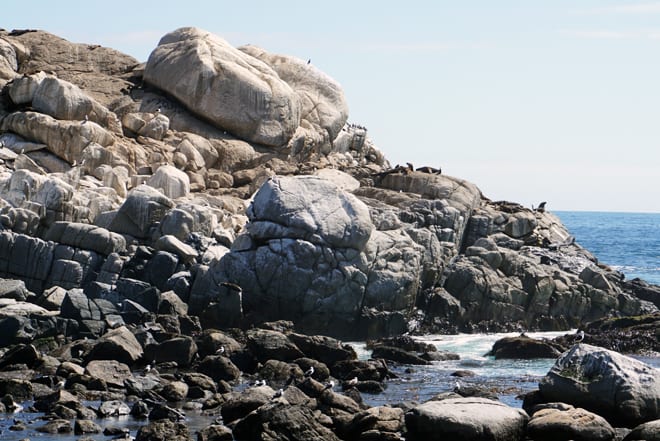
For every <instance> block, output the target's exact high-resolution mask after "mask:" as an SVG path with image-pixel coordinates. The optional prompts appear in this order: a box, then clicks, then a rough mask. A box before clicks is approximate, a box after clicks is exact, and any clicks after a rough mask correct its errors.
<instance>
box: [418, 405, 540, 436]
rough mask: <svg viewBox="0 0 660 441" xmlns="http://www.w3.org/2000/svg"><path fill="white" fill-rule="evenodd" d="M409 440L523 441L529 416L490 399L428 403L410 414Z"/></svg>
mask: <svg viewBox="0 0 660 441" xmlns="http://www.w3.org/2000/svg"><path fill="white" fill-rule="evenodd" d="M405 417H406V428H407V429H408V437H407V439H410V440H414V441H422V440H424V441H435V440H438V441H439V440H445V439H452V440H456V441H463V440H464V441H468V440H469V441H476V440H488V441H498V440H501V441H513V440H522V439H524V435H525V426H526V425H527V420H528V417H527V414H526V413H525V412H523V410H522V409H514V408H512V407H509V406H507V405H506V404H502V403H500V402H498V401H493V400H489V399H486V398H449V399H446V400H442V401H427V402H426V403H424V404H420V405H419V406H417V407H414V408H413V409H411V410H410V411H408V412H407V413H406V415H405Z"/></svg>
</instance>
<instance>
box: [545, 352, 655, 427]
mask: <svg viewBox="0 0 660 441" xmlns="http://www.w3.org/2000/svg"><path fill="white" fill-rule="evenodd" d="M539 389H540V391H541V394H542V395H543V397H544V398H545V399H546V400H548V401H561V402H565V403H569V404H571V405H573V406H579V407H582V408H584V409H586V410H589V411H591V412H594V413H596V414H598V415H600V416H602V417H604V418H605V419H606V420H607V421H609V422H611V423H613V424H616V425H623V426H628V427H633V426H635V425H637V424H641V423H643V422H646V421H651V420H654V419H658V417H659V416H660V415H659V412H660V408H659V407H658V405H657V403H658V400H660V373H659V372H658V370H657V369H653V368H652V367H651V366H648V365H647V364H645V363H642V362H641V361H638V360H635V359H633V358H630V357H626V356H625V355H621V354H619V353H616V352H612V351H608V350H606V349H602V348H599V347H596V346H591V345H586V344H577V345H575V346H573V347H572V348H571V349H570V350H569V351H567V352H565V353H564V354H562V356H561V357H560V358H559V359H558V360H557V361H556V362H555V364H554V366H553V367H552V368H551V369H550V371H549V372H548V374H547V375H546V376H545V377H544V378H543V379H542V380H541V382H540V383H539Z"/></svg>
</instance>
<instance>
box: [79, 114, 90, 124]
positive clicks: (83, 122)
mask: <svg viewBox="0 0 660 441" xmlns="http://www.w3.org/2000/svg"><path fill="white" fill-rule="evenodd" d="M87 121H89V116H88V115H85V119H84V120H83V121H82V122H81V123H80V124H85V123H86V122H87Z"/></svg>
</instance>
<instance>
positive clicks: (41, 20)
mask: <svg viewBox="0 0 660 441" xmlns="http://www.w3.org/2000/svg"><path fill="white" fill-rule="evenodd" d="M2 10H3V14H2V16H3V17H2V19H3V23H2V26H3V27H5V28H6V29H14V28H16V29H18V28H38V29H44V30H47V31H49V32H52V33H54V34H57V35H60V36H62V37H64V38H67V39H69V40H71V41H75V42H81V43H94V44H102V45H104V46H110V47H113V48H115V49H118V50H121V51H123V52H125V53H128V54H130V55H133V56H134V57H136V58H138V59H139V60H141V61H146V59H147V57H148V55H149V53H150V51H151V50H152V49H153V48H154V47H155V46H156V44H157V42H158V40H159V38H160V37H161V36H162V35H164V34H165V33H167V32H169V31H171V30H174V29H176V28H178V27H182V26H197V27H200V28H203V29H206V30H208V31H211V32H213V33H216V34H218V35H219V36H221V37H223V38H225V39H226V40H228V41H229V42H230V43H232V44H234V45H236V46H238V45H241V44H247V43H251V44H256V45H258V46H261V47H263V48H265V49H266V50H269V51H271V52H276V53H283V54H288V55H294V56H298V57H300V58H303V59H308V58H311V59H312V63H314V64H315V65H316V66H317V67H318V68H320V69H322V70H323V71H325V72H326V73H327V74H329V75H330V76H332V77H333V78H335V79H336V80H337V81H338V82H339V83H341V84H342V86H343V87H344V91H345V93H346V97H347V99H348V102H349V107H350V121H352V122H355V123H358V124H361V125H364V126H366V127H367V128H368V129H369V135H370V137H371V138H372V139H373V140H374V142H375V143H376V145H377V146H378V147H379V148H380V149H381V150H382V151H383V152H384V153H385V155H386V156H387V157H388V159H389V160H390V162H392V164H393V165H394V164H396V163H404V162H408V161H410V162H413V163H414V164H415V166H419V165H431V166H436V167H437V166H441V167H442V169H443V172H444V173H445V174H448V175H452V176H457V177H461V178H465V179H467V180H469V181H472V182H474V183H475V184H477V185H478V186H479V187H480V188H481V190H482V191H483V192H484V194H485V195H486V196H487V197H490V198H491V199H496V200H499V199H506V200H510V201H515V202H520V203H522V204H524V205H528V206H529V205H531V204H537V203H538V202H539V201H541V200H546V201H548V208H549V209H551V210H600V211H651V212H660V170H659V168H660V136H659V135H660V1H645V2H644V1H635V0H631V1H623V0H618V1H616V0H611V1H610V0H538V1H530V0H518V1H514V0H497V1H493V0H465V1H433V2H430V1H414V0H408V1H400V0H399V1H396V2H393V1H380V2H365V1H344V0H336V1H332V2H320V3H319V2H310V1H308V0H307V1H287V0H281V1H277V2H273V1H249V0H243V1H240V2H239V1H231V2H229V1H198V2H195V1H187V2H182V1H167V0H162V1H158V2H156V1H147V0H141V1H135V0H133V1H130V2H129V1H124V0H114V1H109V2H94V1H85V2H83V1H72V0H70V1H67V0H59V1H57V2H52V1H32V2H30V6H29V7H27V6H26V5H25V4H24V3H20V2H9V3H8V4H3V6H2Z"/></svg>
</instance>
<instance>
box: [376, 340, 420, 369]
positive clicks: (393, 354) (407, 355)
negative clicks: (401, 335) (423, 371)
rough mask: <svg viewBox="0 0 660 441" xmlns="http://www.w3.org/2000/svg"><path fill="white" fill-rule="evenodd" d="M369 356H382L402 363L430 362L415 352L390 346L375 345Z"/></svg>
mask: <svg viewBox="0 0 660 441" xmlns="http://www.w3.org/2000/svg"><path fill="white" fill-rule="evenodd" d="M371 356H372V357H374V358H383V359H385V360H389V361H396V362H397V363H402V364H418V365H426V364H430V362H429V361H427V360H425V359H423V358H422V357H420V356H418V355H417V354H414V353H412V352H408V351H405V350H403V349H400V348H395V347H391V346H380V345H379V346H376V347H374V349H373V351H372V353H371Z"/></svg>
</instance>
